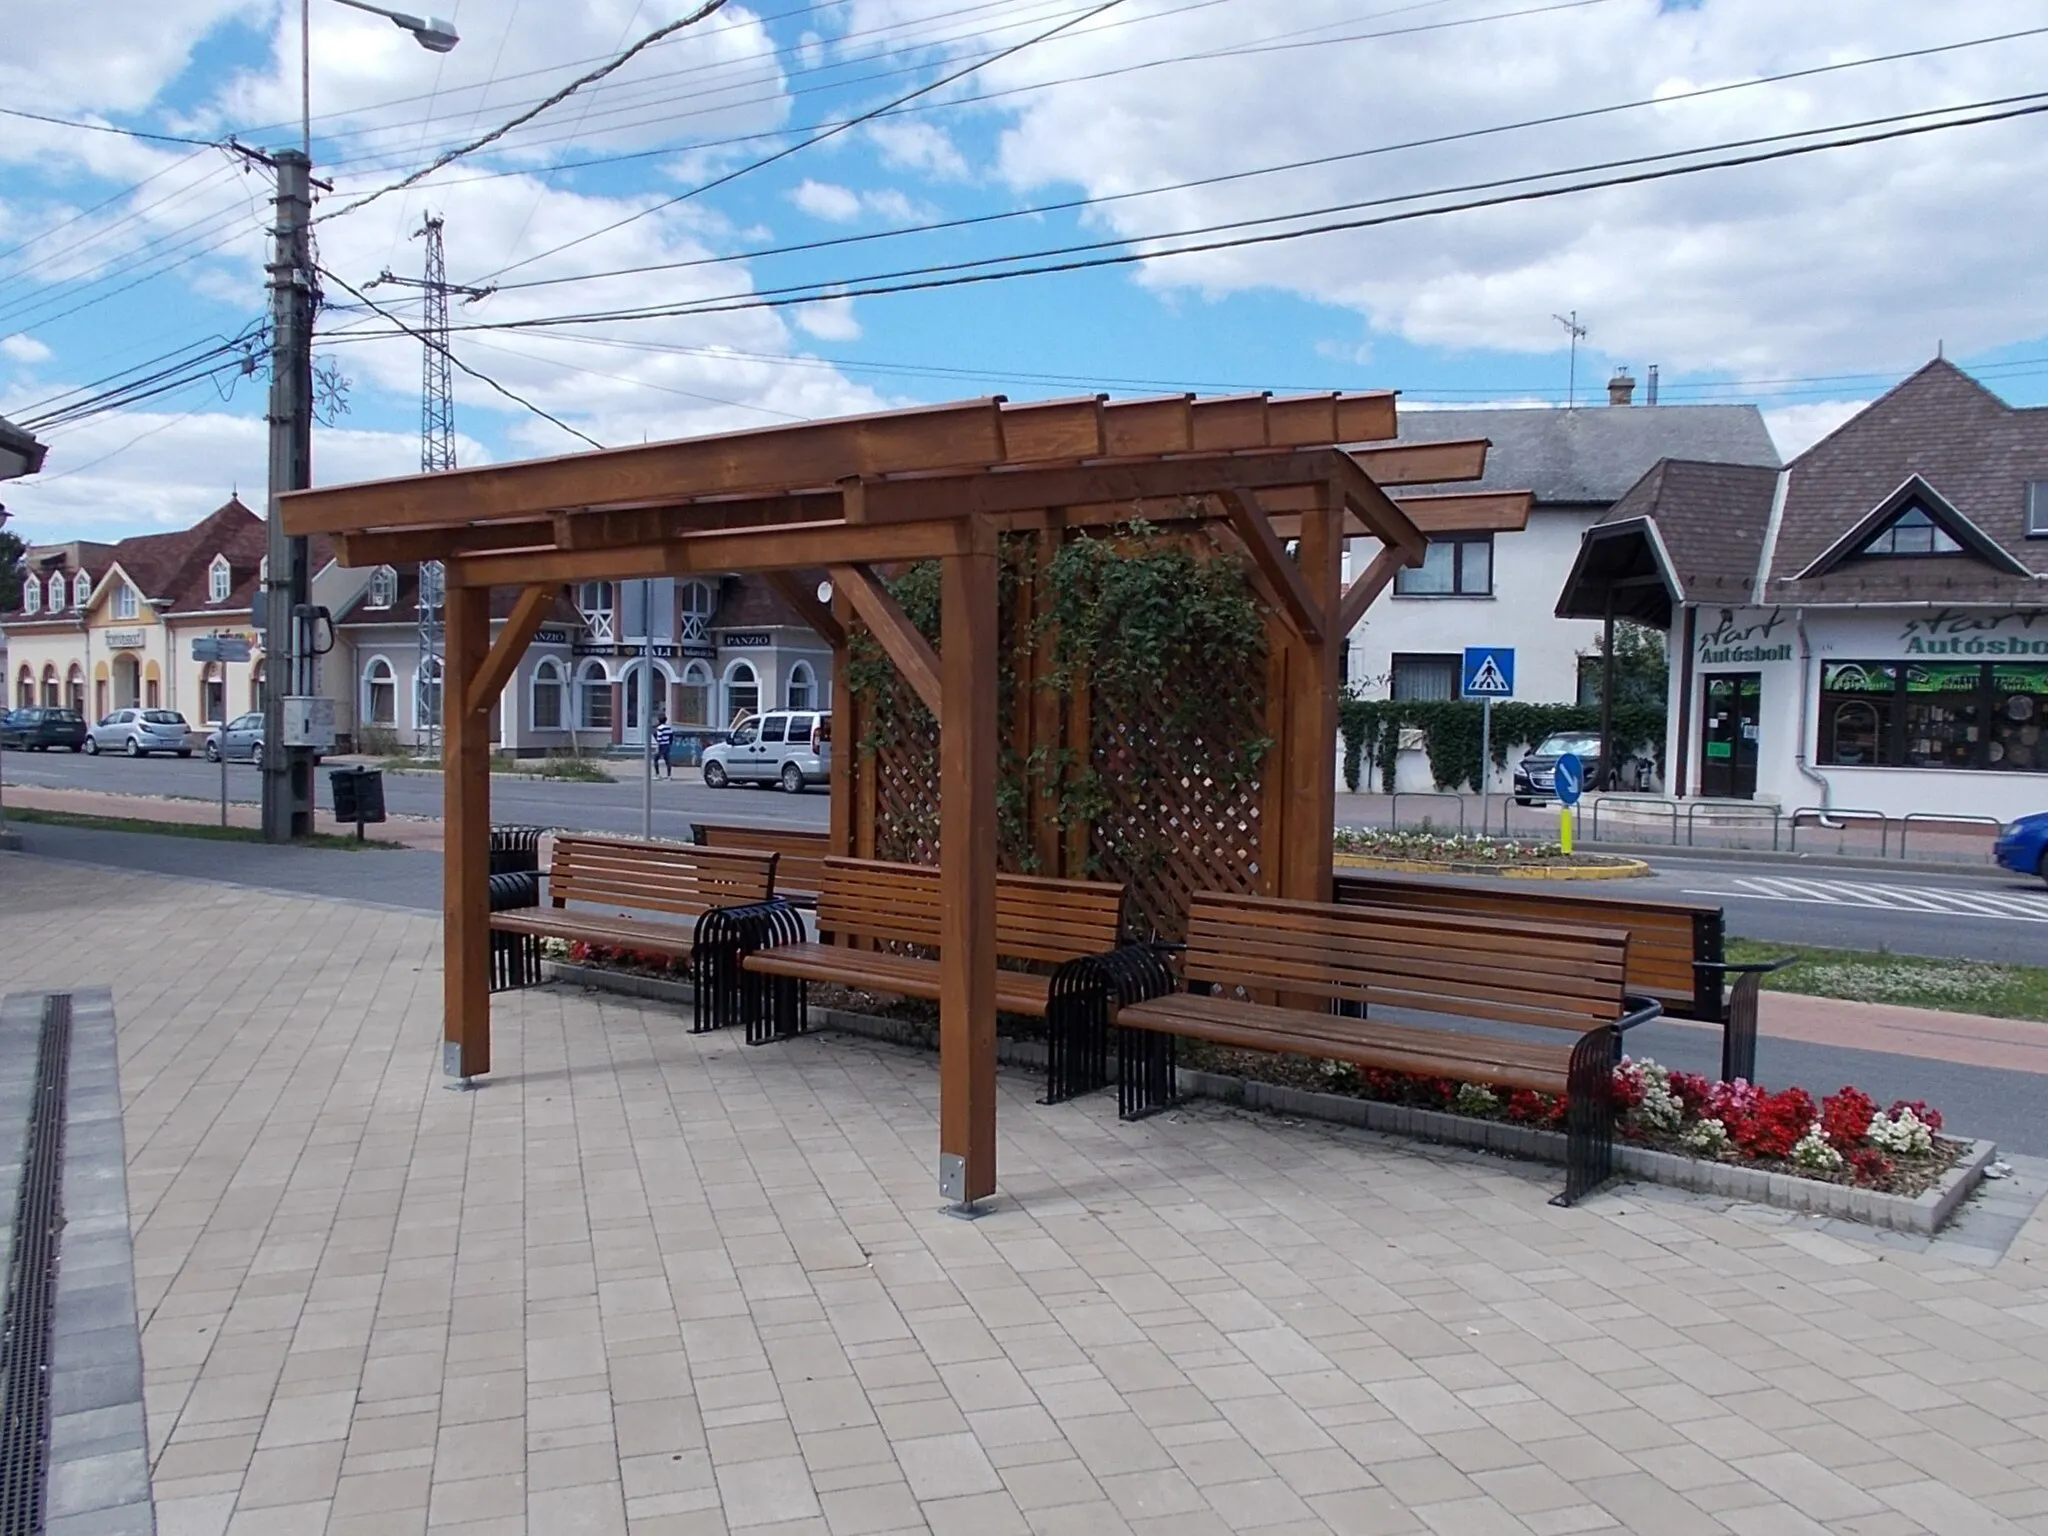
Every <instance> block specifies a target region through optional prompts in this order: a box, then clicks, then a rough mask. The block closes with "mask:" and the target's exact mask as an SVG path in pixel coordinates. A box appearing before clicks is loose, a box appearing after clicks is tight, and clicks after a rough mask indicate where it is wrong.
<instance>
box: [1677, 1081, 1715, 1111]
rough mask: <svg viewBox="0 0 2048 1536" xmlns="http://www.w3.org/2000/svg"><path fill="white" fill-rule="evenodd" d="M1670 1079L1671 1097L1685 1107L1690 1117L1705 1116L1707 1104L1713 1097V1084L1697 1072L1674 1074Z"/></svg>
mask: <svg viewBox="0 0 2048 1536" xmlns="http://www.w3.org/2000/svg"><path fill="white" fill-rule="evenodd" d="M1669 1077H1670V1082H1671V1096H1672V1097H1673V1098H1675V1099H1676V1100H1678V1102H1679V1103H1680V1104H1683V1105H1684V1106H1685V1112H1686V1113H1687V1114H1688V1115H1705V1114H1706V1113H1707V1103H1708V1101H1709V1100H1710V1099H1712V1097H1713V1093H1714V1085H1713V1083H1711V1082H1710V1081H1708V1080H1707V1079H1706V1078H1704V1077H1702V1076H1700V1074H1699V1073H1697V1072H1673V1073H1670V1074H1669Z"/></svg>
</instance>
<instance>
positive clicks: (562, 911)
mask: <svg viewBox="0 0 2048 1536" xmlns="http://www.w3.org/2000/svg"><path fill="white" fill-rule="evenodd" d="M547 884H548V892H547V894H548V905H547V906H544V907H522V908H518V909H516V910H512V911H501V912H493V913H492V914H491V929H492V931H493V932H494V933H502V934H508V935H515V936H517V937H518V938H520V939H523V940H525V941H527V942H528V943H529V945H530V946H531V947H532V948H535V949H537V948H538V945H539V941H540V940H541V939H564V940H567V941H568V942H570V943H572V944H573V943H584V944H601V945H606V946H610V947H613V948H617V949H632V950H639V951H642V952H643V953H648V954H656V955H662V956H666V957H668V958H670V959H683V958H686V957H687V958H690V959H692V960H693V962H694V961H697V960H700V959H701V958H703V957H702V956H700V955H699V953H698V949H699V944H700V929H701V928H702V927H703V923H704V920H705V919H706V917H707V915H710V914H715V913H718V912H720V911H722V910H723V909H725V908H730V907H754V906H758V905H759V904H761V903H763V902H766V901H767V900H768V899H769V898H770V897H771V896H773V895H774V892H775V855H774V854H773V853H767V852H760V851H755V850H742V849H712V848H695V847H691V846H688V845H686V844H681V843H643V842H637V841H634V840H631V839H628V838H617V837H593V836H587V835H583V834H571V833H557V834H555V840H554V851H553V855H552V857H551V858H550V860H549V864H548V874H547ZM571 902H574V903H576V906H575V908H574V909H571V908H570V905H569V904H570V903H571ZM643 914H645V915H643ZM516 969H517V971H518V972H519V973H520V975H519V976H518V978H517V979H516V980H513V982H512V984H514V985H518V984H523V983H524V982H525V981H530V980H537V979H538V972H539V967H538V965H537V964H533V965H531V966H521V967H518V968H516ZM700 972H701V967H700ZM697 980H698V990H699V995H700V999H701V997H702V996H703V994H704V993H705V991H706V990H707V988H706V978H705V976H704V975H702V974H699V976H698V978H697ZM718 1022H720V1021H719V1020H718V1019H717V1018H716V1017H715V1016H712V1015H711V1012H710V1010H707V1009H705V1008H703V1007H700V1008H699V1009H698V1012H697V1020H696V1026H695V1027H696V1028H698V1029H700V1030H702V1029H707V1028H711V1027H713V1026H714V1025H715V1024H716V1023H718Z"/></svg>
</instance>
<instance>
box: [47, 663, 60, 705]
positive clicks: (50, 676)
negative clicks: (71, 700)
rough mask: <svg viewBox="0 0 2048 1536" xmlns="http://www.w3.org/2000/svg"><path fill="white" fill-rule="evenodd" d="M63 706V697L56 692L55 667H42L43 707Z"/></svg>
mask: <svg viewBox="0 0 2048 1536" xmlns="http://www.w3.org/2000/svg"><path fill="white" fill-rule="evenodd" d="M63 706H64V700H63V697H62V695H60V694H59V693H58V692H57V669H56V668H55V667H45V668H43V707H44V708H45V709H61V708H63Z"/></svg>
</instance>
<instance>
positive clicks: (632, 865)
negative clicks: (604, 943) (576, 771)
mask: <svg viewBox="0 0 2048 1536" xmlns="http://www.w3.org/2000/svg"><path fill="white" fill-rule="evenodd" d="M774 894H775V855H774V854H773V853H765V852H761V851H759V850H746V849H718V848H693V847H691V846H689V845H688V844H685V843H642V842H636V841H634V840H632V839H630V838H623V837H588V836H583V835H580V834H575V833H559V832H558V833H556V834H555V847H554V854H553V856H552V857H551V858H550V860H549V861H548V899H549V900H550V901H551V902H552V903H553V904H554V905H556V906H558V907H561V906H566V905H568V904H569V903H570V902H572V901H575V902H583V903H587V904H588V905H591V906H599V907H607V908H610V909H612V910H614V911H621V910H628V911H636V912H664V913H671V914H673V915H675V916H678V917H698V916H701V915H702V914H704V913H705V912H708V911H709V910H711V908H713V907H739V906H746V905H749V904H751V903H753V902H757V901H766V900H767V899H768V898H769V897H770V896H772V895H774Z"/></svg>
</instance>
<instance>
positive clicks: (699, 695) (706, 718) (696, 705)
mask: <svg viewBox="0 0 2048 1536" xmlns="http://www.w3.org/2000/svg"><path fill="white" fill-rule="evenodd" d="M676 693H677V699H676V724H678V725H697V726H708V725H710V724H711V669H710V668H709V667H707V666H705V665H704V663H703V662H701V661H693V662H691V663H690V664H689V665H688V666H686V667H684V668H683V681H682V686H681V687H679V688H678V689H677V690H676Z"/></svg>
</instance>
